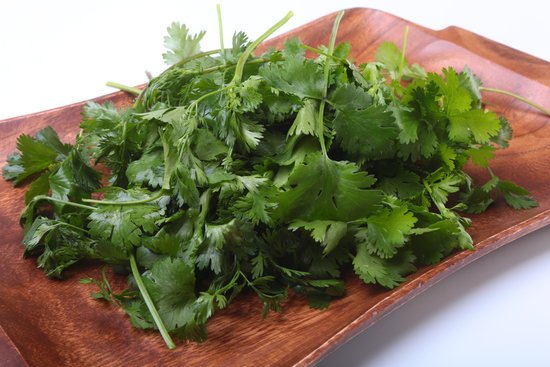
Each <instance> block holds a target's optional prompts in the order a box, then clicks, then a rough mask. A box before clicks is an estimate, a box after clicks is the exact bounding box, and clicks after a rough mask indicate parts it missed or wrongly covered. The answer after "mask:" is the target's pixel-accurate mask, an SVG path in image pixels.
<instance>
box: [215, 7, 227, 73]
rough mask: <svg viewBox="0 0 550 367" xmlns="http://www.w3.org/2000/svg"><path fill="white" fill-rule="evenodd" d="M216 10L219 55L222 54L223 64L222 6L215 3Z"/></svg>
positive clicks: (224, 61)
mask: <svg viewBox="0 0 550 367" xmlns="http://www.w3.org/2000/svg"><path fill="white" fill-rule="evenodd" d="M216 12H217V13H218V28H219V31H220V55H221V56H222V59H223V63H224V65H225V63H226V60H225V47H224V45H223V23H222V8H221V6H220V4H219V3H218V4H216Z"/></svg>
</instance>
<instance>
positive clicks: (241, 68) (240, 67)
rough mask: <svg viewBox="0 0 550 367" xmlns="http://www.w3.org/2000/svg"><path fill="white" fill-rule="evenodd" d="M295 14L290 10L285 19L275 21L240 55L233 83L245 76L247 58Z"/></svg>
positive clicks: (238, 81)
mask: <svg viewBox="0 0 550 367" xmlns="http://www.w3.org/2000/svg"><path fill="white" fill-rule="evenodd" d="M293 15H294V13H293V12H291V11H289V12H288V13H287V14H286V15H285V16H284V18H283V19H281V20H280V21H278V22H277V23H275V24H274V25H273V26H271V28H269V29H268V30H267V31H265V32H264V34H262V35H261V36H260V37H259V38H258V39H256V40H255V41H254V42H252V43H251V44H250V45H248V47H247V48H246V50H244V52H243V53H242V55H241V57H239V61H237V66H236V67H235V75H234V76H233V80H232V81H231V83H232V84H233V85H236V84H239V83H240V82H241V79H242V77H243V71H244V65H245V64H246V60H247V59H248V57H249V56H250V54H251V53H252V51H254V50H255V49H256V47H258V45H259V44H260V43H262V42H263V41H265V39H266V38H267V37H269V36H271V35H272V34H273V33H274V32H275V31H276V30H277V29H279V28H281V27H282V26H283V25H284V24H285V23H286V22H288V20H289V19H290V18H292V16H293Z"/></svg>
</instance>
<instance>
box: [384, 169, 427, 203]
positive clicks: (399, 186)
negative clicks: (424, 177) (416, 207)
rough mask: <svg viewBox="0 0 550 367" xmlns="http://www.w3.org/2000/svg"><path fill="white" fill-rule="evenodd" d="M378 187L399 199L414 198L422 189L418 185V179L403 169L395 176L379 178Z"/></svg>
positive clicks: (412, 173)
mask: <svg viewBox="0 0 550 367" xmlns="http://www.w3.org/2000/svg"><path fill="white" fill-rule="evenodd" d="M379 187H380V189H382V190H384V191H385V192H386V193H388V194H391V195H397V197H399V198H400V199H410V198H412V197H415V196H417V195H419V194H420V193H421V192H422V190H423V189H424V187H423V186H422V184H421V183H420V177H419V176H418V175H417V174H416V173H414V172H411V171H408V170H405V169H401V170H399V171H398V172H397V173H396V174H395V176H392V177H384V178H381V179H380V183H379Z"/></svg>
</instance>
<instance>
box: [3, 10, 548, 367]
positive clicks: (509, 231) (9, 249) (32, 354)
mask: <svg viewBox="0 0 550 367" xmlns="http://www.w3.org/2000/svg"><path fill="white" fill-rule="evenodd" d="M333 19H334V14H332V15H328V16H326V17H323V18H320V19H318V20H316V21H314V22H312V23H309V24H307V25H304V26H302V27H300V28H298V29H296V30H294V31H291V32H289V33H288V34H286V35H284V36H281V37H278V38H275V39H273V40H271V41H269V42H268V44H269V45H272V46H280V45H281V44H282V43H283V41H284V39H285V38H286V37H288V36H296V35H298V36H300V37H301V39H302V40H303V41H304V42H306V43H309V44H312V45H317V44H319V43H326V42H327V41H328V39H327V38H328V36H329V34H330V29H331V27H332V21H333ZM406 25H409V26H410V27H411V28H410V33H409V45H408V47H407V51H408V58H409V60H410V61H412V62H417V63H419V64H421V65H423V66H424V67H426V68H427V69H429V70H439V69H440V68H441V67H443V66H448V65H451V66H454V67H456V68H457V69H461V68H462V67H463V66H464V65H466V64H467V65H468V66H469V67H470V68H471V69H473V71H474V72H475V73H476V74H478V75H479V76H480V77H481V79H482V80H483V81H484V83H485V85H487V86H492V87H496V88H503V89H508V90H512V91H514V92H516V93H519V94H521V95H523V96H525V97H527V98H530V99H532V100H535V101H537V102H538V103H540V104H546V105H548V103H549V101H550V64H549V63H547V62H545V61H542V60H539V59H536V58H534V57H532V56H529V55H526V54H523V53H521V52H519V51H516V50H513V49H510V48H508V47H506V46H503V45H500V44H497V43H495V42H493V41H490V40H488V39H486V38H483V37H480V36H478V35H475V34H473V33H470V32H468V31H464V30H462V29H459V28H455V27H450V28H446V29H444V30H442V31H433V30H430V29H426V28H424V27H421V26H418V25H415V24H412V23H410V22H407V21H405V20H402V19H399V18H397V17H395V16H392V15H389V14H386V13H383V12H380V11H375V10H371V9H352V10H349V11H347V12H346V15H345V16H344V18H343V20H342V23H341V26H340V32H339V41H343V40H347V41H350V42H351V43H352V45H353V50H352V55H353V57H355V58H356V60H357V61H358V62H361V61H368V60H372V59H373V54H374V51H375V50H376V47H377V45H378V44H379V43H380V42H381V41H383V40H390V41H394V42H398V43H400V41H401V36H402V33H403V28H404V26H406ZM107 100H112V101H114V102H115V103H117V104H118V105H123V104H127V103H130V99H129V97H128V96H126V95H125V94H123V93H114V94H111V95H108V96H104V97H100V98H98V99H96V101H99V102H103V101H107ZM486 100H487V101H488V102H489V103H490V104H491V108H492V109H493V110H496V111H497V112H500V113H503V114H504V115H505V116H507V117H508V118H509V119H510V121H511V123H512V126H513V128H514V139H513V140H512V143H511V146H510V148H509V149H507V150H506V151H503V152H500V153H499V154H497V156H496V158H495V159H494V162H493V163H492V166H493V169H494V171H495V172H496V173H497V174H498V175H499V176H501V177H503V178H507V179H513V180H514V181H516V182H518V183H519V184H521V185H523V186H525V187H527V188H528V189H529V190H531V191H532V193H533V194H534V196H535V197H536V198H537V200H538V201H539V202H540V206H539V207H538V208H535V209H532V210H527V211H514V210H510V209H509V208H507V207H506V206H505V205H503V204H502V203H498V204H496V205H495V206H493V207H492V208H491V209H490V210H489V211H487V212H486V213H484V214H482V215H476V216H472V219H473V223H474V225H473V227H472V228H471V230H470V233H471V234H472V236H473V238H474V241H475V243H476V250H475V251H465V252H460V253H457V254H455V255H453V256H451V257H449V258H447V259H446V260H445V261H444V262H442V263H440V264H438V265H437V266H433V267H427V268H423V269H421V270H420V271H419V272H417V273H416V274H413V275H411V276H410V277H409V278H408V280H407V282H406V283H405V284H403V285H402V286H400V287H399V288H397V289H394V290H392V291H385V290H382V289H380V288H377V287H373V286H366V285H364V284H362V283H361V281H359V280H358V279H357V278H356V277H350V278H349V280H348V281H347V287H348V295H347V296H346V297H344V298H342V299H340V300H338V301H336V302H334V303H333V304H332V305H331V306H330V308H329V309H328V310H325V311H316V310H311V309H309V308H308V306H307V305H306V303H305V302H304V301H303V300H302V299H298V298H291V299H290V300H289V301H288V302H287V304H286V308H285V312H284V313H283V314H281V315H270V316H269V317H268V318H267V319H266V320H262V318H261V315H260V304H259V302H258V301H257V300H256V299H255V298H254V297H244V298H240V299H239V300H237V301H236V302H235V303H234V304H232V305H230V306H229V307H228V308H227V309H226V310H224V311H222V312H220V313H219V315H217V316H216V317H214V318H213V319H212V320H211V322H210V323H209V325H208V330H209V340H208V341H207V342H206V343H204V344H200V345H199V344H184V343H180V345H179V347H178V348H177V349H176V350H175V351H170V350H168V349H166V347H165V346H164V343H163V342H162V339H161V338H160V336H159V335H158V334H156V333H150V332H143V331H139V330H135V329H133V328H132V327H131V326H130V323H129V321H128V319H127V318H126V317H125V315H124V314H123V312H122V311H121V310H117V309H115V308H112V307H109V306H107V305H105V304H104V303H101V302H97V301H94V300H92V299H90V297H89V292H90V290H91V288H90V287H89V286H85V285H81V284H78V282H77V281H78V279H79V278H81V277H84V276H97V275H98V269H97V267H91V266H84V267H79V268H78V269H76V270H73V271H71V272H70V273H69V279H68V280H65V281H51V280H48V279H46V278H45V277H44V276H43V273H42V271H41V270H40V269H36V267H35V263H34V261H33V260H23V259H22V258H21V254H22V247H21V245H20V243H21V229H20V227H19V224H18V218H19V213H20V211H21V209H22V208H23V194H24V191H25V189H24V188H17V189H13V188H12V187H11V184H9V183H7V182H5V181H3V180H0V231H1V234H2V235H1V238H0V246H1V251H2V252H1V253H2V257H3V258H2V261H1V262H0V274H1V278H0V279H1V281H0V365H2V366H25V365H31V366H60V365H70V366H98V365H107V366H114V365H122V364H124V365H138V366H144V365H156V366H158V365H163V366H182V365H185V366H206V365H208V366H219V365H223V366H266V365H274V366H291V365H297V366H305V365H310V364H313V363H315V362H317V361H319V360H320V359H321V358H323V356H325V355H326V354H327V353H328V352H329V351H330V350H332V349H333V348H335V347H337V346H338V345H340V344H342V343H344V342H346V341H347V340H348V339H350V338H352V337H353V336H354V335H356V334H358V333H359V332H361V331H362V330H364V329H366V328H368V327H369V326H370V325H372V324H373V323H375V322H376V321H377V320H379V319H380V318H381V317H383V316H385V315H387V314H388V313H389V312H391V311H392V310H394V309H396V308H397V307H399V306H400V305H402V304H403V303H405V302H407V301H408V300H410V299H411V298H413V297H414V296H416V295H418V294H419V293H421V292H422V291H424V290H425V289H427V288H428V287H430V286H431V285H433V284H435V283H436V282H437V281H439V280H441V279H443V278H444V277H446V276H448V275H450V274H452V273H453V272H454V271H456V270H457V269H459V268H461V267H463V266H465V265H466V264H468V263H470V262H472V261H474V260H475V259H477V258H479V257H481V256H483V255H485V254H487V253H489V252H491V251H493V250H495V249H497V248H499V247H501V246H503V245H505V244H506V243H509V242H511V241H513V240H514V239H516V238H518V237H520V236H523V235H525V234H527V233H529V232H532V231H534V230H536V229H537V228H540V227H542V226H544V225H546V224H548V223H549V222H550V185H549V184H548V183H547V178H546V174H547V172H548V171H549V170H550V124H549V121H550V120H549V119H548V118H546V117H544V116H542V115H541V114H539V113H537V112H535V111H533V110H532V109H530V108H528V107H526V106H525V105H523V104H520V103H517V102H515V101H512V100H510V99H508V98H505V97H501V96H497V95H487V97H486ZM82 105H83V103H76V104H73V105H69V106H66V107H61V108H57V109H53V110H49V111H45V112H40V113H36V114H32V115H27V116H23V117H18V118H13V119H8V120H4V121H2V122H1V123H0V137H1V138H0V165H2V166H3V164H4V162H5V158H6V155H7V154H8V153H10V152H11V151H13V150H14V149H15V141H16V138H17V136H18V135H19V134H21V133H28V134H33V133H35V132H36V131H38V130H39V129H41V128H42V127H44V126H46V125H51V126H53V127H54V128H55V129H56V130H57V131H59V132H60V137H61V138H62V140H65V141H71V140H73V139H74V135H75V133H76V132H77V130H78V125H79V121H80V111H81V107H82ZM469 172H470V173H471V174H472V175H473V176H475V177H477V178H480V177H483V174H482V173H480V172H478V171H476V170H473V169H472V170H470V171H469ZM115 282H118V284H119V285H120V286H122V285H123V283H124V282H123V281H122V280H120V279H119V280H118V281H117V280H115Z"/></svg>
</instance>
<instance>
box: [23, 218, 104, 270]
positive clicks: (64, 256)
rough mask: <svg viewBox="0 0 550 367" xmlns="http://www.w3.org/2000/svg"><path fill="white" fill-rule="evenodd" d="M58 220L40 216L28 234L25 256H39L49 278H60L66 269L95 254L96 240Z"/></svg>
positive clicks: (25, 239)
mask: <svg viewBox="0 0 550 367" xmlns="http://www.w3.org/2000/svg"><path fill="white" fill-rule="evenodd" d="M84 232H85V231H84V230H78V229H76V228H74V227H72V226H70V225H68V224H67V223H64V222H62V221H59V220H54V219H49V218H44V217H37V218H36V219H35V220H34V222H33V223H32V226H30V228H29V229H28V231H27V232H26V233H25V236H24V238H23V245H24V246H25V256H29V255H31V254H36V255H39V256H38V259H37V264H38V267H39V268H42V269H44V272H45V273H46V275H47V276H48V277H51V278H61V276H62V273H63V271H64V270H65V269H66V268H68V267H70V266H71V265H73V264H75V263H77V262H78V261H80V260H83V259H90V258H94V257H95V256H96V252H95V242H94V241H92V240H91V239H89V238H87V237H85V236H84Z"/></svg>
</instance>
